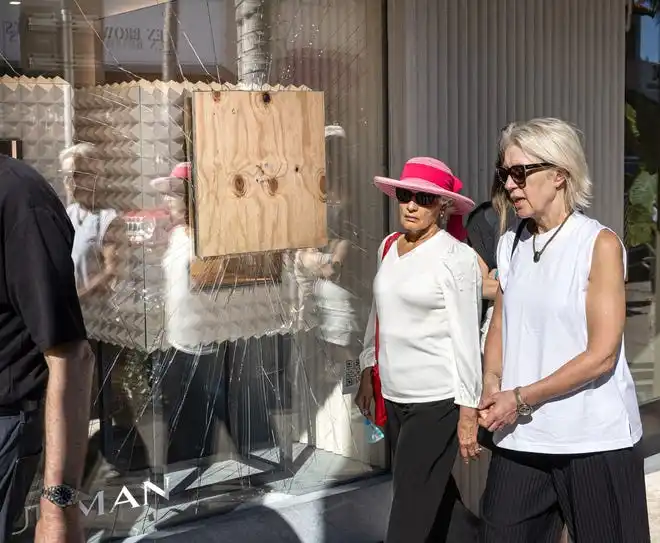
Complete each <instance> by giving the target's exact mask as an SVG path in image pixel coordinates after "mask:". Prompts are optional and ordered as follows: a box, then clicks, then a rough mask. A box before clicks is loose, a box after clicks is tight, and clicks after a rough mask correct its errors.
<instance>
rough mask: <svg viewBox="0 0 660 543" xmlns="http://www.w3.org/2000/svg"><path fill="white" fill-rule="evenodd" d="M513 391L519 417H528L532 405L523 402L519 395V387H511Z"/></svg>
mask: <svg viewBox="0 0 660 543" xmlns="http://www.w3.org/2000/svg"><path fill="white" fill-rule="evenodd" d="M513 393H514V394H515V395H516V404H517V406H516V411H517V412H518V416H520V417H529V416H530V415H531V414H532V411H533V409H532V406H531V405H529V404H527V403H525V402H524V401H523V399H522V396H521V395H520V387H516V388H514V389H513Z"/></svg>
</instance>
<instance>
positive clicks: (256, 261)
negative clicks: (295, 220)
mask: <svg viewBox="0 0 660 543" xmlns="http://www.w3.org/2000/svg"><path fill="white" fill-rule="evenodd" d="M281 275H282V253H261V254H252V255H242V256H228V257H214V258H206V259H203V260H202V259H200V258H194V259H193V261H192V262H191V264H190V279H191V285H192V288H194V289H201V290H217V289H219V288H233V287H243V286H248V285H255V284H262V285H263V284H272V283H274V282H279V281H280V280H281Z"/></svg>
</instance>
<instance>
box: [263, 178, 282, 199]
mask: <svg viewBox="0 0 660 543" xmlns="http://www.w3.org/2000/svg"><path fill="white" fill-rule="evenodd" d="M279 186H280V184H279V182H278V181H277V178H275V177H269V178H268V179H267V180H266V188H267V190H268V194H270V195H271V196H274V195H275V193H276V192H277V189H278V188H279Z"/></svg>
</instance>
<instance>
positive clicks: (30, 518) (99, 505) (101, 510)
mask: <svg viewBox="0 0 660 543" xmlns="http://www.w3.org/2000/svg"><path fill="white" fill-rule="evenodd" d="M150 492H152V493H153V494H157V495H158V496H160V497H161V498H163V499H164V500H169V499H170V480H169V477H165V484H164V486H163V487H162V488H161V487H159V486H157V485H155V484H154V483H152V482H151V481H145V482H144V483H142V489H141V491H140V492H139V493H137V494H136V493H133V492H131V491H130V490H129V489H128V487H127V486H126V485H124V486H122V487H121V490H120V491H119V495H118V496H117V498H116V499H115V501H114V503H113V504H112V507H111V508H110V510H109V511H107V513H114V512H115V510H117V509H118V508H119V506H121V505H130V507H131V509H136V508H138V507H148V506H149V493H150ZM140 494H141V496H140ZM90 497H91V496H90ZM138 497H142V503H140V501H138ZM106 505H108V504H107V503H106V501H105V490H99V491H98V492H97V493H96V494H95V495H94V497H93V498H91V501H90V500H89V499H87V500H84V499H81V500H80V502H78V507H80V510H81V511H82V513H83V515H85V516H86V517H88V516H90V514H91V513H92V512H93V511H96V516H99V517H100V516H102V515H105V514H107V513H106ZM32 512H34V514H33V513H32ZM24 518H25V524H24V525H23V526H20V527H18V526H17V527H16V528H17V531H16V532H14V535H18V534H21V533H23V532H25V531H26V530H27V529H28V528H29V527H30V526H34V524H35V523H36V521H37V519H38V518H39V506H38V505H31V506H26V507H25V516H24Z"/></svg>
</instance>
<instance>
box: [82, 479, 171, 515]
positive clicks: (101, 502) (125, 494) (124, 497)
mask: <svg viewBox="0 0 660 543" xmlns="http://www.w3.org/2000/svg"><path fill="white" fill-rule="evenodd" d="M149 492H153V493H154V494H157V495H158V496H160V497H161V498H163V499H165V500H168V501H169V499H170V480H169V478H168V477H166V478H165V486H164V487H163V488H160V487H158V486H156V485H155V484H153V483H152V482H151V481H148V480H147V481H145V482H144V483H142V495H143V501H142V504H140V502H139V501H138V500H137V499H136V497H135V496H134V495H133V493H131V491H130V490H129V489H128V487H127V486H126V485H124V486H122V487H121V490H120V491H119V495H118V496H117V498H116V499H115V501H114V503H113V504H112V507H111V509H110V511H109V513H113V512H114V511H115V509H117V507H119V506H120V505H130V506H131V509H136V508H138V507H140V506H144V507H147V506H148V505H149ZM78 505H79V507H80V510H81V511H82V512H83V515H85V516H86V517H88V516H89V514H90V513H91V512H92V511H93V510H94V506H95V505H96V511H97V513H96V514H97V516H101V515H105V506H106V503H105V491H104V490H99V491H98V492H97V493H96V494H95V495H94V497H93V498H92V501H91V502H89V505H86V504H85V503H84V500H80V502H79V503H78Z"/></svg>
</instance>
